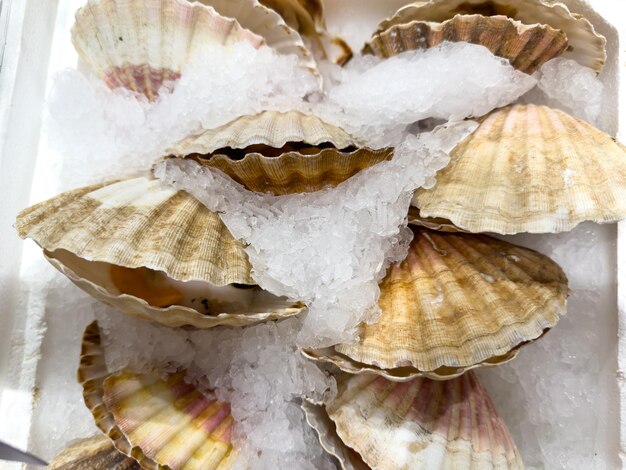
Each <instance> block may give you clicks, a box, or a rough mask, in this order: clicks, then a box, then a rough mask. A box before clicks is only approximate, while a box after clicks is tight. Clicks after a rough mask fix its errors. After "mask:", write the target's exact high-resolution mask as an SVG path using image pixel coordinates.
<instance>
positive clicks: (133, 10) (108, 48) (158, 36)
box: [72, 0, 265, 101]
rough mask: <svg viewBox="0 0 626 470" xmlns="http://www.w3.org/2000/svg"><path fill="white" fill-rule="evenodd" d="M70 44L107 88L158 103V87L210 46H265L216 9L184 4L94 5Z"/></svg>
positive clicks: (123, 0) (173, 0)
mask: <svg viewBox="0 0 626 470" xmlns="http://www.w3.org/2000/svg"><path fill="white" fill-rule="evenodd" d="M72 42H73V43H74V47H75V48H76V51H77V52H78V55H79V56H80V58H81V59H82V60H83V61H84V62H85V63H87V64H88V65H89V67H90V68H91V69H92V71H93V72H94V73H95V74H96V75H97V76H99V77H100V78H101V79H102V80H103V81H104V82H105V83H106V85H107V86H108V87H109V88H117V87H124V88H128V89H129V90H133V91H135V92H138V93H142V94H144V95H145V96H146V97H147V98H148V99H149V100H151V101H152V100H154V99H156V97H157V95H158V91H159V88H160V86H161V85H162V84H163V83H164V82H170V81H174V80H177V79H178V78H180V73H181V70H182V68H183V66H184V65H185V64H187V63H189V62H191V61H193V60H194V59H195V58H196V57H198V56H199V55H201V54H202V52H203V50H205V49H206V48H207V46H210V45H213V44H222V45H225V46H229V45H231V44H233V43H237V42H247V43H249V44H251V45H252V46H253V47H259V46H261V45H262V44H264V42H265V41H264V39H263V38H262V37H261V36H257V35H256V34H254V33H252V32H251V31H248V30H247V29H244V28H242V27H241V26H240V25H239V23H238V22H237V21H236V20H235V19H232V18H226V17H223V16H221V15H219V14H218V13H217V12H216V11H215V10H214V9H213V8H211V7H208V6H205V5H201V4H199V3H190V2H186V1H184V0H151V1H149V2H146V1H144V0H90V1H89V2H88V3H87V5H86V6H84V7H82V8H81V9H80V10H78V12H77V14H76V23H75V24H74V27H73V28H72Z"/></svg>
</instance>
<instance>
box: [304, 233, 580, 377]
mask: <svg viewBox="0 0 626 470" xmlns="http://www.w3.org/2000/svg"><path fill="white" fill-rule="evenodd" d="M413 231H414V235H415V238H414V240H413V242H412V243H411V246H410V248H409V252H408V256H407V258H406V259H405V260H404V261H403V262H402V263H399V264H396V265H393V266H392V267H391V268H390V269H389V271H388V272H387V276H386V277H385V278H384V279H383V281H382V282H381V284H380V289H381V295H380V298H379V301H378V304H379V306H380V308H381V310H382V315H381V317H380V319H379V321H378V323H376V324H372V325H366V324H363V325H361V327H360V330H359V341H358V342H357V343H353V344H338V345H336V346H334V349H333V348H329V350H322V351H309V352H308V356H309V357H312V358H314V359H319V360H325V361H328V362H332V363H334V364H336V365H337V366H339V367H340V368H341V369H343V370H344V371H346V372H350V373H365V372H367V373H374V374H379V375H382V376H384V377H385V378H387V379H390V380H396V381H406V380H410V379H413V378H415V377H419V376H426V377H429V378H432V379H448V378H451V377H455V376H459V375H461V374H462V373H463V372H465V371H467V370H469V369H473V368H476V367H484V366H490V365H497V364H501V363H503V362H506V361H507V360H510V359H512V358H514V357H515V355H516V354H517V350H518V349H519V347H521V346H522V345H524V344H526V343H528V342H530V341H533V340H536V339H537V338H539V337H540V336H541V335H543V334H544V332H545V331H546V330H548V329H550V328H552V327H553V326H554V325H556V323H557V322H558V320H559V318H560V316H561V315H564V314H565V301H566V297H567V294H568V288H567V278H566V277H565V274H564V273H563V271H562V270H561V268H560V267H559V266H558V265H557V264H556V263H554V262H553V261H551V260H550V259H549V258H547V257H546V256H543V255H541V254H539V253H537V252H535V251H533V250H530V249H527V248H522V247H518V246H515V245H512V244H510V243H507V242H504V241H501V240H497V239H495V238H491V237H488V236H485V235H472V234H460V233H457V234H455V233H441V232H434V231H431V230H427V229H423V228H413Z"/></svg>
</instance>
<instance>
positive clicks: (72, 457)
mask: <svg viewBox="0 0 626 470" xmlns="http://www.w3.org/2000/svg"><path fill="white" fill-rule="evenodd" d="M112 469H115V470H140V469H141V467H140V466H139V464H138V463H137V461H136V460H135V459H132V458H130V457H128V456H127V455H124V454H122V453H121V452H120V451H118V450H117V449H116V448H115V446H113V442H111V440H110V439H109V438H108V437H107V436H104V435H102V434H99V435H97V436H94V437H90V438H88V439H81V440H80V441H78V442H75V443H73V444H71V445H69V446H68V447H66V448H65V449H63V450H62V451H61V452H60V453H59V454H58V455H57V456H56V457H55V458H54V459H53V460H52V462H50V464H49V465H48V470H112Z"/></svg>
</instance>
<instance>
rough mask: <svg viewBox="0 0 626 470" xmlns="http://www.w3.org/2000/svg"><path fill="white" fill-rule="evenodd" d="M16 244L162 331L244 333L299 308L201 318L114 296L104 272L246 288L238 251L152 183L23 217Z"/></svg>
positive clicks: (217, 228) (194, 207)
mask: <svg viewBox="0 0 626 470" xmlns="http://www.w3.org/2000/svg"><path fill="white" fill-rule="evenodd" d="M16 228H17V230H18V233H19V235H20V236H21V237H28V238H32V239H33V240H35V241H36V242H37V243H38V244H39V245H40V246H41V247H42V248H43V249H44V250H45V252H46V256H47V258H48V260H49V261H50V262H51V263H52V265H53V266H55V267H56V268H57V269H59V270H60V271H61V272H62V273H63V274H65V275H66V276H68V277H69V278H70V279H71V280H72V281H73V282H74V283H75V284H76V285H77V286H79V287H80V288H81V289H83V290H85V291H86V292H88V293H89V294H90V295H92V296H94V297H95V298H97V299H99V300H101V301H103V302H105V303H107V304H109V305H112V306H113V307H116V308H118V309H119V310H121V311H123V312H125V313H127V314H129V315H133V316H136V317H139V318H142V319H146V320H150V321H155V322H158V323H161V324H164V325H167V326H185V325H191V326H195V327H197V328H211V327H214V326H220V325H229V326H245V325H250V324H254V323H258V322H261V321H267V320H273V319H278V318H283V317H288V316H292V315H296V314H298V313H300V312H301V311H302V310H303V305H302V304H300V303H293V302H290V301H287V300H284V299H281V298H273V297H270V296H269V295H268V296H267V297H263V298H262V299H260V300H259V302H255V303H253V304H252V305H251V308H250V310H249V311H248V312H246V313H220V314H217V315H204V314H202V313H200V312H199V311H197V310H195V309H193V308H191V307H187V306H183V305H172V306H169V307H155V306H152V305H150V304H148V302H147V301H146V300H144V299H141V298H138V297H135V296H133V295H128V294H123V293H121V292H120V291H119V290H118V289H117V288H116V287H115V285H114V283H113V282H112V280H111V278H110V274H109V270H108V267H109V266H110V265H118V266H123V267H126V268H139V267H146V268H149V269H153V270H156V271H162V272H164V273H165V274H167V275H168V276H169V277H170V278H172V279H175V280H177V281H191V280H195V281H203V282H206V283H209V284H211V285H214V286H227V285H230V284H233V283H238V284H249V285H253V284H254V282H253V280H252V278H251V276H250V269H251V267H250V264H249V261H248V258H247V255H246V253H245V251H244V248H243V246H242V245H241V244H240V243H239V242H238V241H236V240H235V239H234V238H233V237H232V235H231V234H230V232H228V230H227V229H226V227H225V226H224V224H223V223H222V222H221V220H220V218H219V216H217V215H216V214H214V213H212V212H210V211H209V210H208V209H206V208H205V207H204V206H203V205H202V204H201V203H200V202H198V201H197V200H196V199H194V198H193V197H192V196H190V195H189V194H188V193H186V192H184V191H176V190H174V189H172V188H169V187H167V186H165V185H163V184H162V183H160V182H159V181H157V180H152V179H149V178H143V177H142V178H133V179H129V180H124V181H119V182H114V183H105V184H100V185H94V186H89V187H86V188H82V189H78V190H74V191H69V192H66V193H63V194H61V195H59V196H56V197H54V198H52V199H50V200H48V201H45V202H42V203H40V204H37V205H35V206H33V207H30V208H28V209H26V210H24V211H23V212H22V213H21V214H20V215H19V216H18V218H17V223H16Z"/></svg>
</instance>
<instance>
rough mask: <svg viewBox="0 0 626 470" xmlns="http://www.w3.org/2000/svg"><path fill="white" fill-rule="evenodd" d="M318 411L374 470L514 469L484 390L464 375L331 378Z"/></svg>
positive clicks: (518, 467) (512, 450) (517, 465)
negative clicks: (332, 386)
mask: <svg viewBox="0 0 626 470" xmlns="http://www.w3.org/2000/svg"><path fill="white" fill-rule="evenodd" d="M338 386H339V392H338V396H337V398H336V399H335V400H333V401H332V402H330V403H329V404H328V405H327V406H326V411H327V412H328V415H329V417H330V418H331V419H332V420H333V422H334V423H335V425H336V429H337V434H338V436H339V437H340V438H341V440H342V441H343V442H344V443H345V444H346V445H347V446H349V447H351V448H353V449H354V450H356V451H357V452H358V453H359V454H360V456H361V457H362V458H363V460H364V461H365V462H366V463H367V464H368V465H369V466H370V467H371V468H376V469H378V470H404V469H424V470H426V469H428V470H459V469H463V470H478V469H481V470H482V469H490V470H522V469H523V468H524V464H523V462H522V459H521V457H520V455H519V452H518V450H517V447H516V446H515V443H514V442H513V439H512V438H511V435H510V434H509V431H508V429H507V427H506V425H505V423H504V421H503V420H502V418H501V417H500V416H499V415H498V412H497V411H496V409H495V407H494V405H493V402H492V401H491V398H490V397H489V395H488V394H487V391H486V390H485V389H484V388H483V387H482V385H481V384H480V382H478V379H477V378H476V376H475V375H474V374H473V373H472V372H469V373H467V374H465V375H463V376H462V377H460V378H457V379H454V380H448V381H443V382H439V381H432V380H429V379H423V378H422V379H415V380H413V381H411V382H406V383H397V382H390V381H387V380H385V379H384V378H382V377H377V376H374V375H356V376H347V377H343V378H342V379H340V380H338Z"/></svg>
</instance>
